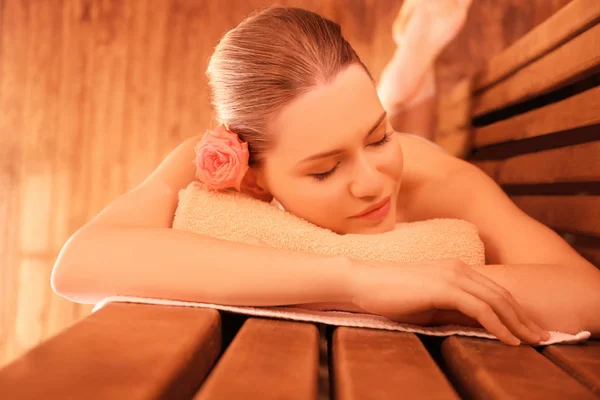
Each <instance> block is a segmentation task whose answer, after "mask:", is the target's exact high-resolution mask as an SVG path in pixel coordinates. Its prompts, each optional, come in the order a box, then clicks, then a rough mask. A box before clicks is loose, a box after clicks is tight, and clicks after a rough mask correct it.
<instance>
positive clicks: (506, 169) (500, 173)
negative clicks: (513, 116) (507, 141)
mask: <svg viewBox="0 0 600 400" xmlns="http://www.w3.org/2000/svg"><path fill="white" fill-rule="evenodd" d="M598 160H600V141H594V142H589V143H582V144H576V145H572V146H568V147H559V148H556V149H550V150H544V151H539V152H536V153H528V154H522V155H518V156H515V157H511V158H508V159H506V160H501V161H495V160H494V161H473V162H472V164H474V165H475V166H477V167H479V168H480V169H482V170H483V171H484V172H486V173H487V174H488V175H489V176H490V177H492V178H494V180H495V181H496V182H497V183H498V184H500V185H519V184H523V185H524V184H539V183H557V182H598V181H600V163H598Z"/></svg>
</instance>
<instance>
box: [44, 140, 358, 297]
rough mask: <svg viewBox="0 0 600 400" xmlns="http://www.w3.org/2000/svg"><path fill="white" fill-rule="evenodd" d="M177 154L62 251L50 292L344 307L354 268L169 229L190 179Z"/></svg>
mask: <svg viewBox="0 0 600 400" xmlns="http://www.w3.org/2000/svg"><path fill="white" fill-rule="evenodd" d="M200 137H201V136H196V137H192V138H189V139H187V140H186V141H184V142H183V143H181V144H180V145H179V146H177V148H175V149H174V150H173V151H172V152H171V153H170V154H169V155H168V156H167V157H166V158H165V160H164V161H163V162H162V163H161V164H160V165H159V167H158V168H157V169H156V170H155V171H154V172H153V173H152V174H151V175H150V177H148V179H146V180H145V182H144V183H142V184H141V185H140V186H138V187H137V188H135V189H133V190H131V191H129V192H127V193H125V194H123V195H122V196H120V197H119V198H117V199H115V200H114V201H113V202H111V203H110V204H109V205H108V206H107V207H106V208H105V209H104V210H102V212H101V213H99V214H98V215H97V216H96V217H95V218H94V219H92V220H91V221H90V222H89V223H87V224H86V225H85V226H84V227H82V228H81V229H80V230H79V231H77V232H76V233H75V234H74V235H73V236H72V237H71V238H70V239H69V240H68V241H67V243H66V244H65V245H64V246H63V248H62V250H61V252H60V254H59V257H58V258H57V260H56V262H55V265H54V270H53V272H52V280H51V283H52V287H53V289H54V290H55V292H57V293H58V294H60V295H62V296H64V297H66V298H69V299H71V300H73V301H77V302H82V303H96V302H98V301H100V300H102V299H103V298H104V297H106V296H111V295H132V296H145V297H161V298H170V299H180V300H190V301H199V302H209V303H211V302H213V303H221V304H232V305H257V306H258V305H265V306H266V305H276V304H295V303H309V302H349V301H351V300H350V298H351V296H350V294H349V293H348V292H347V291H348V289H347V282H346V279H347V277H348V274H349V273H350V271H351V270H352V268H349V267H348V264H349V260H346V259H344V258H342V257H324V256H318V255H314V254H306V253H298V252H292V251H285V250H278V249H273V248H259V247H258V246H255V245H252V244H244V243H234V242H228V241H224V240H219V239H214V238H209V237H205V236H202V235H198V234H194V233H190V232H184V231H179V230H173V229H171V227H172V223H173V218H174V214H175V210H176V209H177V204H178V193H179V190H181V189H183V188H185V187H187V186H188V184H189V183H190V182H192V181H193V180H194V179H195V167H194V165H193V164H192V160H193V158H194V145H195V143H196V142H197V141H198V140H199V139H200Z"/></svg>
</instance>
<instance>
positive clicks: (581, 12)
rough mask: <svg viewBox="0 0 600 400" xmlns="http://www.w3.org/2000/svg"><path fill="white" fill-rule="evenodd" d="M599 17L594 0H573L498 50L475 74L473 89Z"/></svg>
mask: <svg viewBox="0 0 600 400" xmlns="http://www.w3.org/2000/svg"><path fill="white" fill-rule="evenodd" d="M598 20H600V2H598V0H574V1H573V2H571V3H569V4H567V5H565V6H564V7H563V8H562V9H560V10H558V11H557V12H556V13H555V14H554V15H552V16H551V17H550V18H548V19H547V20H546V21H544V22H542V23H541V24H540V25H538V26H537V27H535V28H534V29H532V30H531V31H530V32H528V33H527V35H525V36H523V37H522V38H521V39H519V40H518V41H517V42H515V43H514V44H513V45H512V46H510V47H509V48H507V49H506V50H504V51H502V53H500V54H498V55H497V56H495V57H494V58H492V59H491V60H490V62H489V63H488V64H487V65H486V68H485V69H484V70H483V71H482V72H481V73H480V74H479V75H478V76H477V78H476V83H475V90H476V91H480V90H482V89H485V88H486V87H488V86H491V85H493V84H495V83H497V82H498V81H499V80H501V79H503V78H505V77H506V76H508V75H509V74H511V73H513V72H514V71H516V70H517V69H519V68H522V67H524V66H525V65H527V64H528V63H530V62H532V61H533V60H536V59H538V58H539V57H541V56H543V55H544V54H546V53H548V52H549V51H551V50H553V49H555V48H556V47H558V46H560V45H561V44H563V43H565V42H567V41H568V40H569V39H571V38H573V37H575V36H576V35H577V34H579V33H580V32H582V31H583V30H585V29H587V28H589V27H590V26H591V25H592V24H594V23H596V22H598Z"/></svg>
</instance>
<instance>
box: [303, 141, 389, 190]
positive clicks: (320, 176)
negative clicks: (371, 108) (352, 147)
mask: <svg viewBox="0 0 600 400" xmlns="http://www.w3.org/2000/svg"><path fill="white" fill-rule="evenodd" d="M392 133H393V131H389V132H386V133H385V136H384V137H383V139H381V140H380V141H378V142H375V143H372V144H371V145H370V146H375V147H379V146H383V145H384V144H386V143H387V142H389V141H390V136H392ZM339 165H340V163H339V162H338V163H337V164H335V166H334V167H333V168H332V169H330V170H329V171H327V172H323V173H322V174H312V175H311V176H312V177H313V178H315V179H316V180H318V181H324V180H325V179H327V178H329V176H330V175H331V174H333V173H334V172H335V170H336V169H338V167H339Z"/></svg>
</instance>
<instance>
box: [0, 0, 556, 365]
mask: <svg viewBox="0 0 600 400" xmlns="http://www.w3.org/2000/svg"><path fill="white" fill-rule="evenodd" d="M566 2H568V0H535V1H534V0H474V3H475V4H474V6H473V9H472V10H471V13H470V14H469V21H468V24H467V27H466V29H465V31H464V32H463V33H461V34H460V35H459V37H458V38H457V39H456V40H455V41H454V42H453V43H452V44H451V45H450V46H449V47H448V49H447V50H446V51H445V52H444V54H443V55H442V56H441V57H440V59H439V60H438V64H437V77H438V85H439V87H440V88H441V89H442V90H445V89H446V88H448V87H450V86H452V85H453V84H454V83H455V82H456V81H458V79H460V78H461V77H462V76H464V75H465V74H467V73H469V72H471V71H473V70H474V69H475V68H477V67H478V66H479V65H481V63H482V62H483V61H485V60H486V59H489V57H490V56H491V55H493V54H495V53H496V52H498V51H500V50H501V49H502V48H504V47H505V46H506V45H507V44H510V43H511V42H512V41H514V40H515V39H516V38H517V37H519V36H521V35H522V34H523V33H525V32H526V31H528V30H529V29H530V28H531V27H533V26H534V25H536V24H537V23H539V22H541V21H542V20H544V19H545V18H546V17H547V16H548V15H550V14H551V13H553V12H554V11H555V10H556V9H557V8H559V7H560V6H562V5H564V4H565V3H566ZM270 3H272V2H271V1H267V0H262V1H261V0H253V1H246V0H0V366H1V365H3V364H5V363H7V362H9V361H10V360H12V359H14V358H15V357H17V356H19V355H20V354H22V353H23V352H24V351H26V350H27V349H28V348H30V347H32V346H34V345H36V344H37V343H39V342H40V341H41V340H43V339H45V338H47V337H48V336H51V335H53V334H54V333H56V332H57V331H59V330H61V329H63V328H64V327H66V326H67V325H69V324H71V323H72V322H74V321H77V320H78V319H80V318H81V317H83V316H85V315H87V314H88V313H89V312H90V309H91V307H90V306H82V305H77V304H73V303H70V302H68V301H66V300H64V299H62V298H61V297H59V296H57V295H55V294H54V293H53V292H52V290H51V287H50V273H51V270H52V266H53V264H54V261H55V260H56V257H57V255H58V252H59V251H60V249H61V247H62V246H63V244H64V243H65V241H66V240H67V239H68V238H69V236H70V235H71V234H72V233H73V232H74V231H75V230H76V229H77V228H79V227H80V226H82V225H83V224H85V223H86V222H87V221H88V220H89V219H91V218H92V217H93V216H94V215H95V214H97V213H98V212H99V211H100V210H101V209H102V208H103V207H104V206H106V205H107V204H108V203H109V202H110V201H111V200H113V199H114V198H116V197H117V196H119V195H120V194H122V193H124V192H126V191H127V190H129V189H130V188H132V187H134V186H135V185H137V184H138V183H140V181H141V180H142V179H143V178H144V177H145V176H146V175H147V174H149V173H150V172H151V170H152V169H153V168H154V167H155V166H156V165H157V164H158V163H159V161H160V160H161V159H162V158H163V157H164V156H165V155H166V154H167V153H168V152H169V151H170V150H171V149H173V148H174V147H175V146H176V145H177V144H178V143H179V142H181V141H182V140H183V139H184V138H187V137H189V136H191V135H194V134H196V133H197V132H199V131H202V130H203V129H205V128H206V127H207V126H209V125H210V124H211V118H212V112H211V109H210V107H209V104H208V89H207V86H206V78H205V76H204V71H205V69H206V64H207V60H208V57H209V55H210V54H211V52H212V49H213V47H214V46H215V45H216V43H217V41H218V39H219V38H220V37H221V35H222V34H223V33H224V32H225V31H226V30H227V29H230V28H232V27H234V26H235V25H236V24H237V23H238V22H239V21H241V20H242V19H243V17H244V16H245V15H246V14H248V13H249V12H250V11H251V10H253V9H255V8H257V7H261V6H264V5H268V4H270ZM401 3H402V0H393V1H392V0H390V1H384V0H380V1H376V0H323V1H321V0H304V1H302V0H288V1H279V4H284V5H295V6H301V7H305V8H308V9H311V10H313V11H316V12H319V13H322V14H323V15H325V16H327V17H329V18H331V19H333V20H335V21H337V22H339V23H340V24H341V25H342V28H343V30H344V32H345V35H346V37H347V39H348V40H349V41H350V42H351V43H352V44H353V45H354V47H355V49H356V50H357V52H358V53H359V55H360V56H361V57H362V58H363V60H364V61H365V63H366V65H367V66H368V67H369V68H370V69H371V71H372V73H373V75H374V76H375V77H378V76H379V74H380V72H381V70H382V69H383V67H384V65H385V64H386V62H387V61H388V59H389V57H390V56H391V54H392V52H393V50H394V44H393V42H392V39H391V36H390V34H389V31H390V28H391V23H392V21H393V19H394V17H395V14H396V13H397V11H398V9H399V7H400V5H401Z"/></svg>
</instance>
